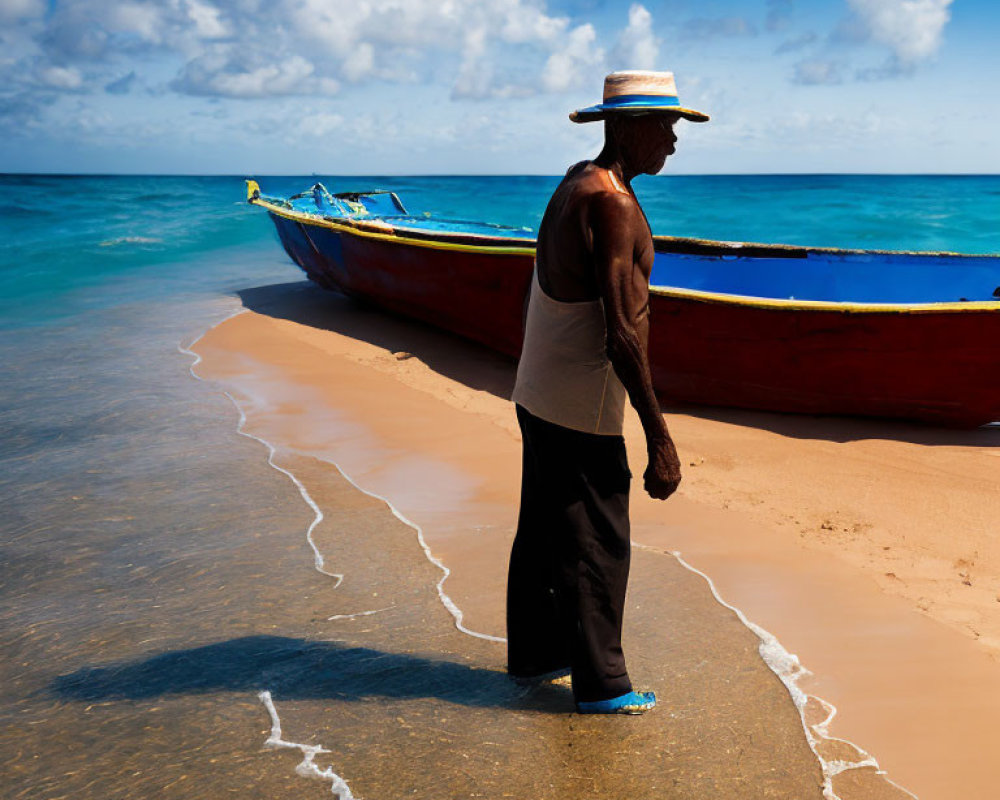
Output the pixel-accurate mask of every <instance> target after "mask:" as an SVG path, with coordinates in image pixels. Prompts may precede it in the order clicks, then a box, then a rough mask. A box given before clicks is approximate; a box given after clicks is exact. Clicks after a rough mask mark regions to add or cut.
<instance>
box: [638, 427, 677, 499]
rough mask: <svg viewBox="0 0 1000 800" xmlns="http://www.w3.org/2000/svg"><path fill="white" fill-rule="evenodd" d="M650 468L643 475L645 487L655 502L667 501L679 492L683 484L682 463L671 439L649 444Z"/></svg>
mask: <svg viewBox="0 0 1000 800" xmlns="http://www.w3.org/2000/svg"><path fill="white" fill-rule="evenodd" d="M648 450H649V466H648V467H646V472H645V473H644V474H643V476H642V479H643V485H644V487H645V489H646V492H647V493H648V494H649V496H650V497H652V498H653V499H654V500H666V499H667V498H668V497H670V495H672V494H673V493H674V492H676V491H677V486H678V485H679V484H680V482H681V462H680V459H678V458H677V450H675V449H674V443H673V441H671V440H670V439H669V438H667V439H659V440H656V441H651V442H649V444H648Z"/></svg>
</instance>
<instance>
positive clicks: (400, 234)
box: [247, 181, 1000, 314]
mask: <svg viewBox="0 0 1000 800" xmlns="http://www.w3.org/2000/svg"><path fill="white" fill-rule="evenodd" d="M247 184H248V186H247V194H248V200H249V201H250V203H251V204H252V205H257V206H260V207H261V208H264V209H266V210H267V211H269V212H270V213H272V214H274V215H276V216H279V217H284V218H285V219H290V220H293V221H295V222H299V223H302V224H307V225H315V226H317V227H320V228H329V229H331V230H335V231H338V232H341V233H349V234H351V235H352V236H360V237H362V238H365V239H376V240H380V241H385V242H392V243H394V244H401V245H406V246H410V247H426V248H428V249H431V250H458V251H462V250H465V251H471V252H476V253H488V254H495V255H531V256H533V255H534V254H535V248H534V247H523V246H520V247H503V246H499V245H485V244H483V245H481V244H466V243H458V242H442V241H434V240H428V239H418V238H413V237H410V236H407V235H406V231H407V229H406V228H396V227H394V226H392V225H389V224H387V223H385V222H383V221H382V220H376V219H372V220H365V221H364V223H363V224H364V225H365V226H367V227H369V228H371V227H379V228H384V232H382V231H373V230H366V229H364V228H361V227H358V226H357V225H352V224H350V223H349V222H347V221H345V222H339V221H337V220H333V219H327V218H326V217H319V216H316V215H315V214H307V213H304V212H301V211H293V210H291V209H288V208H282V207H281V206H277V205H274V204H273V203H269V202H267V201H266V200H264V199H262V198H260V197H259V196H257V197H254V196H253V191H252V190H253V189H257V190H258V192H259V188H258V187H257V186H256V184H255V183H254V182H253V181H247ZM251 184H253V185H252V186H251ZM444 235H446V236H447V235H448V234H444ZM459 235H460V236H462V238H466V239H468V238H482V239H488V237H485V236H479V235H478V234H472V233H470V234H459ZM655 239H656V240H658V241H664V242H670V241H684V242H697V243H699V244H708V245H729V246H731V247H739V246H740V245H741V244H747V243H740V242H715V241H710V240H707V239H679V238H677V239H675V238H674V237H668V236H657V237H655ZM755 246H759V247H774V248H786V247H787V248H788V249H789V250H809V251H810V252H825V253H831V254H833V253H848V252H851V251H847V250H839V249H837V248H818V247H809V248H804V247H798V246H794V245H755ZM867 252H873V253H876V252H887V251H867ZM904 255H909V254H908V253H904ZM931 255H942V256H953V255H961V254H958V253H932V254H931ZM963 257H974V256H963ZM649 291H650V293H651V294H656V295H660V296H663V297H672V298H677V299H683V300H696V301H700V302H704V303H725V304H727V305H736V306H745V307H748V308H767V309H773V310H776V311H838V312H846V313H852V314H853V313H860V314H875V313H880V314H885V313H896V314H920V313H929V312H968V311H987V312H988V311H992V312H994V313H1000V301H993V300H975V301H970V302H959V303H954V302H952V303H846V302H834V301H830V300H798V299H791V298H790V299H788V300H785V299H781V298H769V297H750V296H747V295H739V294H723V293H721V292H704V291H700V290H698V289H680V288H676V287H671V286H650V287H649Z"/></svg>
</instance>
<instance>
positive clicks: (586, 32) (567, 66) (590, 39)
mask: <svg viewBox="0 0 1000 800" xmlns="http://www.w3.org/2000/svg"><path fill="white" fill-rule="evenodd" d="M596 41H597V31H595V30H594V26H593V25H590V24H587V25H580V26H578V27H576V28H574V29H573V30H571V31H570V32H569V36H568V37H567V38H566V41H565V44H564V46H563V47H562V48H560V49H558V50H556V52H554V53H552V55H550V56H549V58H548V60H547V61H546V62H545V68H544V69H543V70H542V86H544V87H545V88H546V89H547V90H548V91H550V92H562V91H565V90H567V89H571V88H574V87H576V86H580V85H581V84H583V83H584V82H585V80H586V78H587V77H589V73H590V72H591V69H590V68H592V67H595V66H598V65H601V66H603V63H604V51H603V50H602V49H601V48H600V47H597V46H595V42H596Z"/></svg>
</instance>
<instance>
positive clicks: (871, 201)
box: [0, 175, 1000, 328]
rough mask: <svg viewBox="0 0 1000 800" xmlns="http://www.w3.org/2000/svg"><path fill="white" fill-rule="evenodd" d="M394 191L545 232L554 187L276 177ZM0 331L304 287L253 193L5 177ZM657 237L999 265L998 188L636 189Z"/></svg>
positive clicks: (522, 182)
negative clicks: (152, 304)
mask: <svg viewBox="0 0 1000 800" xmlns="http://www.w3.org/2000/svg"><path fill="white" fill-rule="evenodd" d="M316 180H320V181H322V182H323V183H324V184H325V185H326V186H327V187H328V188H329V189H330V190H331V191H359V190H366V189H371V188H383V189H391V190H393V191H396V192H398V193H399V195H400V196H401V197H402V199H403V201H404V202H405V203H406V205H407V208H408V210H409V211H411V213H416V214H430V215H431V216H432V218H433V217H447V218H460V219H481V220H484V221H488V222H493V223H497V224H502V225H510V226H515V227H526V228H530V229H534V228H535V227H537V225H538V222H539V221H540V219H541V216H542V213H543V211H544V209H545V203H546V201H547V199H548V197H549V195H550V193H551V191H552V189H553V187H554V186H555V185H556V183H557V180H558V179H557V178H555V177H538V176H511V177H386V176H373V177H351V178H338V177H336V176H313V177H301V176H299V177H270V178H259V181H260V184H261V189H262V190H263V191H264V193H265V194H270V195H277V196H282V195H285V196H287V195H290V194H293V193H295V192H298V191H301V190H303V189H305V188H307V187H308V186H309V185H311V184H312V183H313V182H314V181H316ZM0 186H2V189H3V196H4V198H5V201H4V205H5V213H4V214H3V215H2V216H0V325H2V326H3V327H5V328H10V327H15V328H16V327H22V326H36V325H39V324H45V322H46V321H47V320H53V319H65V318H67V317H69V316H72V315H73V314H76V313H79V312H81V311H86V310H88V309H100V308H107V307H111V306H114V305H116V304H120V303H123V302H131V301H143V300H151V301H152V300H155V301H163V300H165V299H167V298H179V297H190V296H206V295H210V294H217V293H220V292H221V293H226V292H231V291H234V290H236V289H239V288H244V287H245V285H248V283H249V284H252V283H253V281H254V280H257V279H263V280H267V279H269V278H273V279H274V280H297V279H298V277H299V275H300V273H299V271H298V270H297V269H296V268H295V267H294V266H292V264H291V262H290V261H288V259H287V258H286V257H285V255H284V253H283V251H282V250H281V248H280V246H279V245H278V243H277V241H276V238H275V235H274V232H273V229H272V226H271V224H270V222H269V221H268V220H267V218H266V215H265V214H264V213H263V212H261V211H260V210H259V209H254V208H252V207H249V206H247V205H246V203H244V202H243V198H244V197H245V188H244V183H243V179H242V178H241V177H106V176H78V177H65V176H20V175H8V176H0ZM635 186H636V191H637V193H638V195H639V197H640V199H641V200H642V202H643V205H644V208H645V210H646V212H647V214H648V216H649V219H650V223H651V225H652V227H653V230H654V232H655V233H658V234H664V235H676V236H696V237H704V238H709V239H724V240H744V241H759V242H783V243H790V244H804V245H817V246H834V247H861V248H884V249H904V250H951V251H956V252H964V253H997V252H1000V176H951V177H949V176H863V175H787V176H786V175H782V176H767V175H763V176H762V175H741V176H679V177H677V176H669V175H662V176H657V177H655V178H653V177H643V178H639V179H638V180H637V181H636V183H635Z"/></svg>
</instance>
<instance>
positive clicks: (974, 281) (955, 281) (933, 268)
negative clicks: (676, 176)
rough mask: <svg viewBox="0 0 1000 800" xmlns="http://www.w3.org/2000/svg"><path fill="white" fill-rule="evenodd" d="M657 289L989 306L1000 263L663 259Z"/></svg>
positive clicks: (795, 256)
mask: <svg viewBox="0 0 1000 800" xmlns="http://www.w3.org/2000/svg"><path fill="white" fill-rule="evenodd" d="M650 283H651V284H652V285H654V286H662V287H672V288H679V289H695V290H699V291H703V292H714V293H721V294H733V295H741V296H745V297H765V298H772V299H780V300H822V301H828V302H838V303H953V302H962V301H982V300H992V301H996V302H997V310H998V311H1000V256H982V257H979V256H947V255H934V254H931V253H927V254H922V253H916V254H914V253H864V252H856V251H855V252H851V251H844V252H837V253H829V252H823V251H812V250H805V249H802V250H799V249H793V250H790V251H789V256H788V257H774V256H740V255H737V254H724V255H700V254H688V253H684V254H678V253H665V252H658V253H657V254H656V258H655V261H654V263H653V273H652V275H651V276H650Z"/></svg>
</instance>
